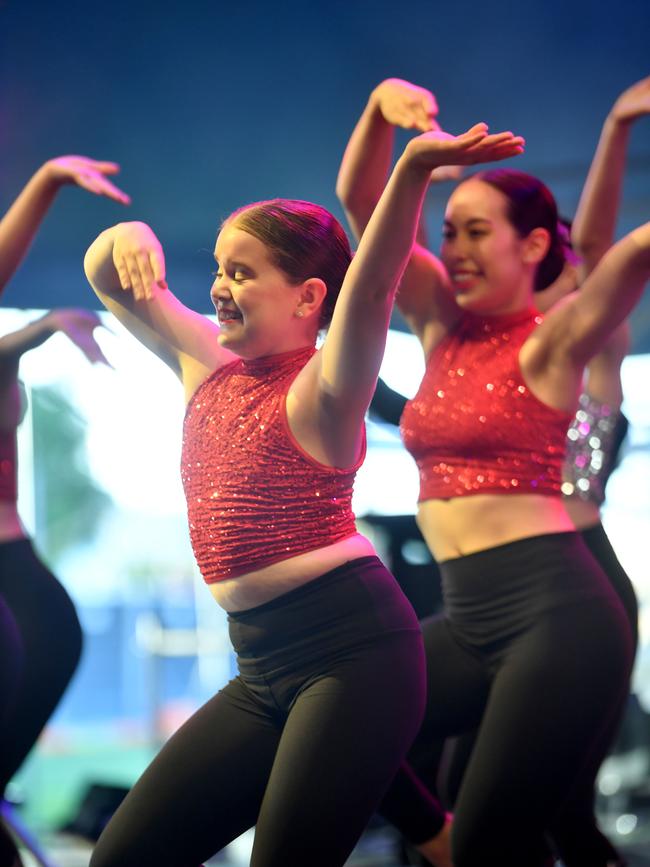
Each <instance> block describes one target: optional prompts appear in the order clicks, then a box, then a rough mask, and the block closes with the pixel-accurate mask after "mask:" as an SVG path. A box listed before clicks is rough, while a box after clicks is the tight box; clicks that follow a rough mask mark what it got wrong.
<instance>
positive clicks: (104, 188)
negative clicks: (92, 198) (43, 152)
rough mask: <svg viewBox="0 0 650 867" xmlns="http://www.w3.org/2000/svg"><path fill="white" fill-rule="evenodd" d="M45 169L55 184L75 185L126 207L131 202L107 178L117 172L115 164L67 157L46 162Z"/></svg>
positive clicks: (72, 156)
mask: <svg viewBox="0 0 650 867" xmlns="http://www.w3.org/2000/svg"><path fill="white" fill-rule="evenodd" d="M45 168H46V170H47V172H48V173H49V175H50V177H51V178H52V180H53V181H54V182H55V183H58V184H76V185H77V186H78V187H82V188H83V189H84V190H88V191H89V192H91V193H95V195H98V196H107V197H108V198H109V199H114V200H115V201H116V202H120V203H121V204H122V205H128V204H130V202H131V199H130V197H129V196H128V195H127V194H126V193H125V192H123V191H122V190H120V189H119V188H118V187H116V186H115V184H113V183H112V182H111V181H110V180H109V179H108V177H107V175H115V174H117V172H119V170H120V167H119V166H118V164H117V163H112V162H101V161H100V160H92V159H90V157H83V156H75V155H69V156H64V157H56V158H55V159H52V160H48V162H47V163H46V164H45Z"/></svg>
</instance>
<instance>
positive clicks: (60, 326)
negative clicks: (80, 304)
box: [0, 308, 108, 431]
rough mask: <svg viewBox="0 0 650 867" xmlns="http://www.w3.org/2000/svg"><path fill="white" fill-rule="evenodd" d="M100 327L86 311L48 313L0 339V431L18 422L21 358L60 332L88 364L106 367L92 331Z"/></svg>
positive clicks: (10, 427)
mask: <svg viewBox="0 0 650 867" xmlns="http://www.w3.org/2000/svg"><path fill="white" fill-rule="evenodd" d="M100 325H101V322H100V319H99V317H98V316H97V314H96V313H92V312H91V311H90V310H79V309H74V308H70V309H62V310H51V311H50V312H49V313H46V314H45V316H42V317H41V318H40V319H36V320H35V321H34V322H30V323H29V325H26V326H25V327H24V328H19V329H18V330H17V331H13V332H11V333H10V334H5V335H4V336H3V337H0V430H4V431H11V430H14V429H15V428H16V427H17V426H18V424H19V422H20V415H21V408H20V399H19V383H18V366H19V363H20V359H21V357H22V356H23V355H24V354H25V353H26V352H29V350H30V349H36V347H38V346H40V345H41V344H42V343H45V341H46V340H48V338H50V337H52V335H53V334H56V333H57V332H61V333H63V334H65V335H66V337H67V338H68V339H69V340H70V341H71V342H72V343H73V344H74V345H75V346H77V347H78V348H79V349H80V350H81V351H82V352H83V354H84V355H85V356H86V358H87V359H88V361H90V362H92V363H96V362H101V363H104V364H108V362H107V361H106V358H105V357H104V353H103V352H102V350H101V348H100V346H99V344H98V343H97V341H96V340H95V335H94V331H95V328H97V327H98V326H100Z"/></svg>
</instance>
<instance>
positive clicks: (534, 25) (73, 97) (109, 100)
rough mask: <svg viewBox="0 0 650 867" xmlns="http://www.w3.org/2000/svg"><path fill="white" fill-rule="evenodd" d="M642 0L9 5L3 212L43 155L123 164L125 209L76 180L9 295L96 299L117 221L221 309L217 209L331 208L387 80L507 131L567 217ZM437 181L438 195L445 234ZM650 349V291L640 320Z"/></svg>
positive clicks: (630, 47) (635, 164)
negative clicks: (104, 247) (89, 260)
mask: <svg viewBox="0 0 650 867" xmlns="http://www.w3.org/2000/svg"><path fill="white" fill-rule="evenodd" d="M649 32H650V13H649V12H648V4H647V0H619V2H617V3H611V2H610V3H605V2H602V0H595V2H594V0H575V2H571V0H527V2H519V3H514V2H505V0H497V2H489V3H471V2H456V3H454V2H447V3H440V2H434V0H429V2H425V0H400V2H397V0H396V2H392V3H384V2H370V0H358V2H356V0H347V2H340V0H327V2H321V0H311V2H302V3H301V2H295V0H283V2H280V3H268V4H267V3H256V2H243V0H239V2H238V0H231V2H229V3H223V2H199V0H186V2H184V3H173V2H167V3H161V2H153V0H143V2H137V0H130V2H127V0H112V2H110V3H93V2H75V0H59V2H30V0H4V2H0V167H1V173H2V175H1V182H0V205H2V207H3V208H5V207H6V206H7V205H8V204H9V202H10V201H11V200H12V198H13V197H14V196H15V194H16V193H17V192H18V190H19V188H20V187H21V185H22V183H24V181H25V180H26V179H27V178H28V176H29V175H30V174H31V173H32V172H33V171H34V170H35V168H36V167H37V166H38V165H39V164H40V163H41V162H43V161H44V160H45V159H47V158H48V157H49V156H54V155H58V154H62V153H75V152H76V153H85V154H89V155H91V156H97V157H101V158H109V159H115V160H117V161H119V162H120V163H121V164H122V167H123V170H122V174H121V176H120V183H121V184H122V185H123V187H124V188H125V189H126V190H127V191H128V192H129V193H130V194H131V195H132V197H133V205H132V207H131V208H129V209H128V210H125V209H121V208H119V207H118V206H117V205H113V204H112V203H109V202H106V201H100V200H94V199H91V197H89V196H85V195H82V194H81V193H80V192H78V191H76V190H65V191H64V192H63V194H62V195H61V197H60V200H59V201H58V202H57V204H56V205H55V208H54V210H53V212H52V213H51V215H50V216H49V217H48V219H47V221H46V223H45V225H44V227H43V230H42V232H41V234H40V236H39V238H38V240H37V242H36V244H35V245H34V248H33V250H32V252H31V255H30V258H29V260H28V261H27V262H26V263H25V265H23V267H22V268H21V270H20V272H19V273H18V275H17V276H16V278H15V279H14V281H13V283H12V285H11V286H10V287H9V289H8V290H7V293H6V296H5V302H4V303H5V304H7V305H10V306H25V307H28V306H31V307H50V306H54V305H62V304H66V305H69V304H85V305H92V304H93V296H91V294H90V291H89V289H88V288H87V286H86V284H85V281H84V277H83V272H82V270H81V260H82V257H83V252H84V250H85V248H86V246H87V244H88V243H89V242H90V241H91V240H92V238H93V237H94V236H95V235H96V234H97V233H98V232H99V231H100V230H101V229H102V228H104V227H105V226H107V225H109V224H111V223H113V222H116V221H117V220H120V219H135V218H137V219H144V220H146V221H148V222H150V223H151V224H152V226H153V227H154V228H155V229H156V231H157V232H158V233H159V235H160V237H161V239H162V241H163V244H164V246H165V250H166V253H167V258H168V265H169V272H170V282H171V284H172V287H173V289H174V290H175V291H176V292H177V294H179V295H180V296H181V297H182V299H183V300H184V301H185V302H186V303H187V304H190V305H191V306H194V307H196V308H198V309H201V310H203V311H208V310H210V305H209V300H208V288H209V283H210V271H211V268H212V263H211V255H210V251H211V249H212V245H213V242H214V237H215V233H216V228H217V225H218V223H219V220H220V219H221V218H222V217H223V216H225V215H226V214H228V213H229V212H230V211H231V210H232V209H233V208H235V207H236V206H238V205H241V204H243V203H245V202H247V201H251V200H255V199H259V198H264V197H270V196H290V197H294V198H306V199H312V200H314V201H318V202H320V203H322V204H324V205H325V206H327V207H329V208H330V209H332V210H333V211H334V212H335V213H337V214H338V215H340V213H341V212H340V209H339V207H338V204H337V202H336V199H335V196H334V180H335V177H336V172H337V168H338V163H339V160H340V156H341V153H342V151H343V148H344V146H345V143H346V140H347V136H348V135H349V132H350V130H351V128H352V126H353V124H354V122H355V120H356V118H357V116H358V114H359V112H360V110H361V108H362V106H363V104H364V102H365V99H366V98H367V95H368V93H369V91H370V90H371V88H372V87H373V86H374V85H375V84H376V83H377V82H378V81H380V80H381V79H382V78H385V77H387V76H391V75H396V76H400V77H403V78H407V79H410V80H413V81H415V82H417V83H420V84H423V85H425V86H427V87H430V88H431V89H433V90H434V91H435V92H436V94H437V95H438V98H439V102H440V106H441V120H442V122H443V123H444V125H445V126H446V128H448V129H449V130H450V131H452V132H460V131H462V130H463V129H465V128H467V126H469V125H470V124H471V123H473V122H475V121H477V120H486V121H487V122H488V123H489V124H490V125H491V127H492V128H493V129H494V130H498V129H502V128H512V129H513V130H515V131H516V132H520V133H522V134H523V135H525V136H526V138H527V142H528V147H527V152H526V154H525V156H524V157H523V158H520V159H519V160H518V161H517V165H519V166H520V167H521V168H523V169H525V170H527V171H531V172H533V173H536V174H539V175H540V176H541V177H542V178H543V179H544V180H546V181H547V183H549V185H550V186H551V187H552V188H553V190H554V191H555V193H556V195H557V196H558V199H559V201H560V205H561V208H562V210H563V211H564V212H565V213H566V214H568V215H571V214H572V213H573V211H574V209H575V205H576V202H577V198H578V195H579V191H580V185H581V183H582V181H583V179H584V176H585V172H586V170H587V167H588V164H589V160H590V158H591V154H592V152H593V148H594V146H595V143H596V139H597V136H598V132H599V129H600V125H601V123H602V120H603V118H604V116H605V114H606V112H607V110H608V108H609V106H610V105H611V103H612V102H613V100H614V99H615V97H616V96H617V94H618V93H619V92H620V91H621V90H622V89H623V88H624V87H626V86H627V85H628V84H631V83H632V82H634V81H636V80H637V79H639V78H641V77H643V76H644V75H646V74H648V73H650V53H649V52H648V33H649ZM649 133H650V120H648V119H644V120H643V121H642V122H640V123H639V124H638V127H637V128H636V129H635V131H634V134H633V138H632V143H631V159H630V164H629V171H628V175H627V181H626V190H625V201H624V207H623V211H622V214H621V220H620V224H619V234H620V233H621V232H623V231H625V230H626V229H629V228H631V227H633V226H634V225H636V224H638V223H640V222H642V221H644V220H647V219H649V218H650V136H649ZM444 196H445V194H444V192H442V191H439V190H435V191H433V192H432V193H431V195H430V198H431V205H430V208H429V211H428V220H429V226H430V231H431V235H432V238H433V240H434V241H435V242H436V243H437V237H438V233H439V230H438V225H439V221H440V212H441V206H442V203H443V202H444ZM633 330H634V348H635V351H650V303H644V304H643V305H642V306H641V307H640V308H639V310H638V311H637V313H636V314H635V316H634V321H633Z"/></svg>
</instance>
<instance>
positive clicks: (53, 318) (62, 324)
mask: <svg viewBox="0 0 650 867" xmlns="http://www.w3.org/2000/svg"><path fill="white" fill-rule="evenodd" d="M47 319H49V322H50V323H51V325H52V327H53V330H55V331H60V332H61V333H62V334H65V336H66V337H67V338H68V340H70V341H71V342H72V343H74V345H75V346H77V347H78V348H79V349H80V350H81V351H82V352H83V354H84V355H85V356H86V358H87V359H88V361H90V362H91V363H92V364H97V363H101V364H106V365H107V366H108V367H111V364H110V362H109V361H108V360H107V359H106V356H105V355H104V353H103V352H102V350H101V348H100V346H99V344H98V343H97V341H96V340H95V334H94V331H95V328H97V327H98V326H100V325H101V324H102V323H101V320H100V318H99V316H98V315H97V314H96V313H93V312H92V311H90V310H81V309H78V308H62V309H59V310H52V311H51V312H50V313H49V315H48V316H47Z"/></svg>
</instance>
